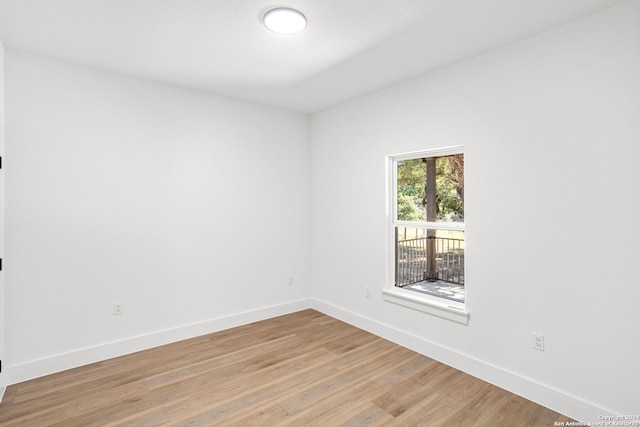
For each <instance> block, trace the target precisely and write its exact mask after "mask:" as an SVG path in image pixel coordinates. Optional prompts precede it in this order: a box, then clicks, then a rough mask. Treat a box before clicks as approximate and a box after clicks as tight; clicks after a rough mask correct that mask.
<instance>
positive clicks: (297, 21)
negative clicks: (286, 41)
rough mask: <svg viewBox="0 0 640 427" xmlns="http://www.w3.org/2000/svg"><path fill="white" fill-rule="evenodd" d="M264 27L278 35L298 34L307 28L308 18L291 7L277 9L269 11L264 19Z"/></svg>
mask: <svg viewBox="0 0 640 427" xmlns="http://www.w3.org/2000/svg"><path fill="white" fill-rule="evenodd" d="M262 22H264V26H265V27H267V28H268V29H269V30H270V31H273V32H274V33H276V34H283V35H292V34H298V33H300V32H302V31H304V29H305V28H307V17H306V16H304V14H303V13H302V12H300V11H299V10H296V9H292V8H290V7H276V8H274V9H271V10H269V11H267V13H265V14H264V17H263V18H262Z"/></svg>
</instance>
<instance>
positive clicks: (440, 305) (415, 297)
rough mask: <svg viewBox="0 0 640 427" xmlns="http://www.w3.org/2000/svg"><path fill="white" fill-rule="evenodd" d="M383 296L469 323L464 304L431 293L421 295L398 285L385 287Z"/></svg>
mask: <svg viewBox="0 0 640 427" xmlns="http://www.w3.org/2000/svg"><path fill="white" fill-rule="evenodd" d="M382 297H383V298H384V300H385V301H388V302H392V303H394V304H398V305H402V306H405V307H409V308H412V309H414V310H418V311H422V312H424V313H428V314H432V315H434V316H438V317H442V318H443V319H447V320H451V321H453V322H457V323H461V324H463V325H467V324H469V312H468V311H466V310H465V309H464V304H460V303H456V302H453V301H446V300H443V299H440V298H437V297H430V296H429V295H421V294H420V293H418V292H415V291H408V290H405V289H401V288H397V287H393V288H391V289H385V290H384V291H383V292H382Z"/></svg>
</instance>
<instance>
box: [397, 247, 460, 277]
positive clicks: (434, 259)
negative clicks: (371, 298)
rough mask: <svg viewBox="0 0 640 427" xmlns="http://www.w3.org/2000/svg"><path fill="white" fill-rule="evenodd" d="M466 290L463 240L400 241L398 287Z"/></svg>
mask: <svg viewBox="0 0 640 427" xmlns="http://www.w3.org/2000/svg"><path fill="white" fill-rule="evenodd" d="M425 280H428V281H434V282H435V281H443V282H448V283H455V284H458V285H462V286H464V240H463V239H451V238H443V237H435V236H424V237H416V238H412V239H401V238H398V239H397V244H396V286H405V285H409V284H412V283H417V282H422V281H425Z"/></svg>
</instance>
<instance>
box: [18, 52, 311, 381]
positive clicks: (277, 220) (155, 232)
mask: <svg viewBox="0 0 640 427" xmlns="http://www.w3.org/2000/svg"><path fill="white" fill-rule="evenodd" d="M6 83H7V90H6V106H7V121H6V124H7V158H6V162H5V169H6V173H7V177H8V179H7V181H8V182H7V196H6V198H7V212H6V223H7V234H6V248H7V259H6V264H7V265H9V266H10V268H7V269H6V275H7V282H6V283H7V289H6V292H7V300H8V301H10V304H9V305H8V306H7V313H6V359H7V362H8V364H9V369H10V371H12V372H13V374H12V375H11V378H10V381H11V382H16V381H20V380H23V379H26V378H30V377H33V376H38V375H42V374H44V373H47V372H48V371H55V370H58V369H64V368H67V367H70V366H74V365H78V364H81V363H86V362H90V361H93V360H97V359H100V358H104V357H108V356H110V355H115V354H119V353H123V352H127V351H133V350H136V349H138V348H139V347H141V346H142V347H144V346H150V345H156V344H158V343H161V342H164V341H170V340H173V339H179V338H184V337H185V336H188V335H190V334H191V335H193V334H197V333H204V332H206V331H207V330H210V329H216V328H221V327H226V326H230V325H232V324H237V323H242V322H247V321H250V320H256V319H257V318H261V317H269V316H273V315H275V314H278V313H282V312H287V311H290V310H293V309H296V307H299V306H300V304H299V303H296V302H297V301H298V302H299V301H301V300H302V301H304V302H303V305H304V304H305V303H306V305H307V306H308V295H309V289H308V286H309V282H310V277H309V274H310V273H309V269H310V259H309V253H310V251H309V235H310V225H309V215H310V214H309V203H310V199H309V197H310V196H309V185H310V174H309V117H308V116H307V115H304V114H300V113H294V112H289V111H285V110H279V109H274V108H269V107H264V106H259V105H256V104H251V103H246V102H240V101H236V100H232V99H228V98H223V97H216V96H211V95H206V94H203V93H198V92H192V91H187V90H182V89H178V88H173V87H169V86H163V85H160V84H156V83H152V82H146V81H142V80H137V79H133V78H129V77H124V76H121V75H116V74H110V73H107V72H102V71H96V70H91V69H87V68H83V67H79V66H75V65H70V64H67V63H63V62H57V61H53V60H49V59H44V58H40V57H37V56H30V55H26V54H20V53H16V52H12V51H8V52H7V55H6ZM289 274H293V275H294V284H293V286H290V285H288V279H289ZM114 301H122V302H123V309H124V314H122V315H120V316H114V315H113V314H112V303H113V302H114ZM292 304H293V305H292ZM270 307H276V309H274V310H271V311H270V310H269V308H270ZM246 313H256V314H255V315H254V316H251V315H248V316H244V317H242V316H243V314H246ZM229 316H231V317H233V316H240V317H237V318H236V319H234V320H232V321H228V317H229ZM216 319H223V320H222V321H220V322H215V320H216ZM225 319H227V320H225ZM203 322H204V326H202V327H199V328H198V327H195V328H194V327H191V328H190V329H189V328H187V329H185V332H184V333H180V332H179V331H178V332H176V331H175V329H176V328H178V329H180V328H181V327H187V326H188V325H194V324H195V325H198V324H202V323H203ZM207 322H212V323H207ZM172 330H173V332H171V331H172ZM166 331H170V332H171V333H165V334H164V335H162V336H161V337H159V338H158V339H148V340H146V341H145V340H144V337H146V336H150V335H151V336H153V335H154V334H162V333H164V332H166ZM136 337H137V338H136ZM127 340H129V341H127ZM123 341H124V343H123ZM140 343H143V344H140ZM105 346H106V348H105ZM109 346H111V347H109ZM92 349H98V350H96V351H92Z"/></svg>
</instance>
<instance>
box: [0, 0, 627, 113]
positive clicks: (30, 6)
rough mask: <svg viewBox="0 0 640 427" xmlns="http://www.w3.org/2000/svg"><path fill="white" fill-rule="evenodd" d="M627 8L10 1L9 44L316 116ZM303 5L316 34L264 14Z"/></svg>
mask: <svg viewBox="0 0 640 427" xmlns="http://www.w3.org/2000/svg"><path fill="white" fill-rule="evenodd" d="M622 1H623V0H284V1H282V2H280V1H277V2H273V1H270V0H0V40H1V41H2V43H3V44H4V46H5V48H7V49H12V50H20V51H25V52H31V53H36V54H40V55H45V56H50V57H54V58H59V59H62V60H66V61H70V62H74V63H78V64H84V65H88V66H91V67H96V68H101V69H106V70H110V71H116V72H121V73H125V74H129V75H133V76H137V77H142V78H146V79H151V80H155V81H159V82H165V83H170V84H175V85H179V86H183V87H188V88H193V89H198V90H204V91H209V92H213V93H218V94H222V95H228V96H233V97H237V98H241V99H246V100H250V101H255V102H259V103H264V104H269V105H274V106H280V107H285V108H290V109H294V110H299V111H304V112H315V111H319V110H322V109H324V108H327V107H330V106H332V105H335V104H338V103H341V102H344V101H346V100H349V99H352V98H355V97H357V96H361V95H364V94H367V93H370V92H373V91H376V90H379V89H382V88H384V87H387V86H390V85H393V84H395V83H399V82H401V81H403V80H407V79H409V78H412V77H416V76H418V75H421V74H424V73H427V72H429V71H431V70H434V69H437V68H441V67H443V66H445V65H447V64H450V63H453V62H455V61H459V60H461V59H464V58H468V57H471V56H474V55H477V54H480V53H482V52H486V51H488V50H491V49H494V48H496V47H499V46H503V45H506V44H509V43H512V42H514V41H516V40H519V39H522V38H524V37H528V36H531V35H534V34H537V33H540V32H542V31H545V30H547V29H550V28H553V27H556V26H558V25H561V24H564V23H566V22H569V21H572V20H575V19H577V18H580V17H582V16H585V15H588V14H591V13H594V12H597V11H599V10H602V9H604V8H607V7H610V6H612V5H615V4H617V3H621V2H622ZM282 5H286V6H292V7H295V8H297V9H299V10H301V11H302V12H303V13H304V14H305V15H306V16H307V18H308V27H307V30H306V31H305V32H304V33H302V34H300V35H297V36H279V35H276V34H273V33H271V32H270V31H268V30H267V29H265V28H264V27H263V26H262V25H261V22H260V17H261V15H262V14H263V13H264V12H265V11H266V10H267V9H269V8H270V7H271V6H282Z"/></svg>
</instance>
